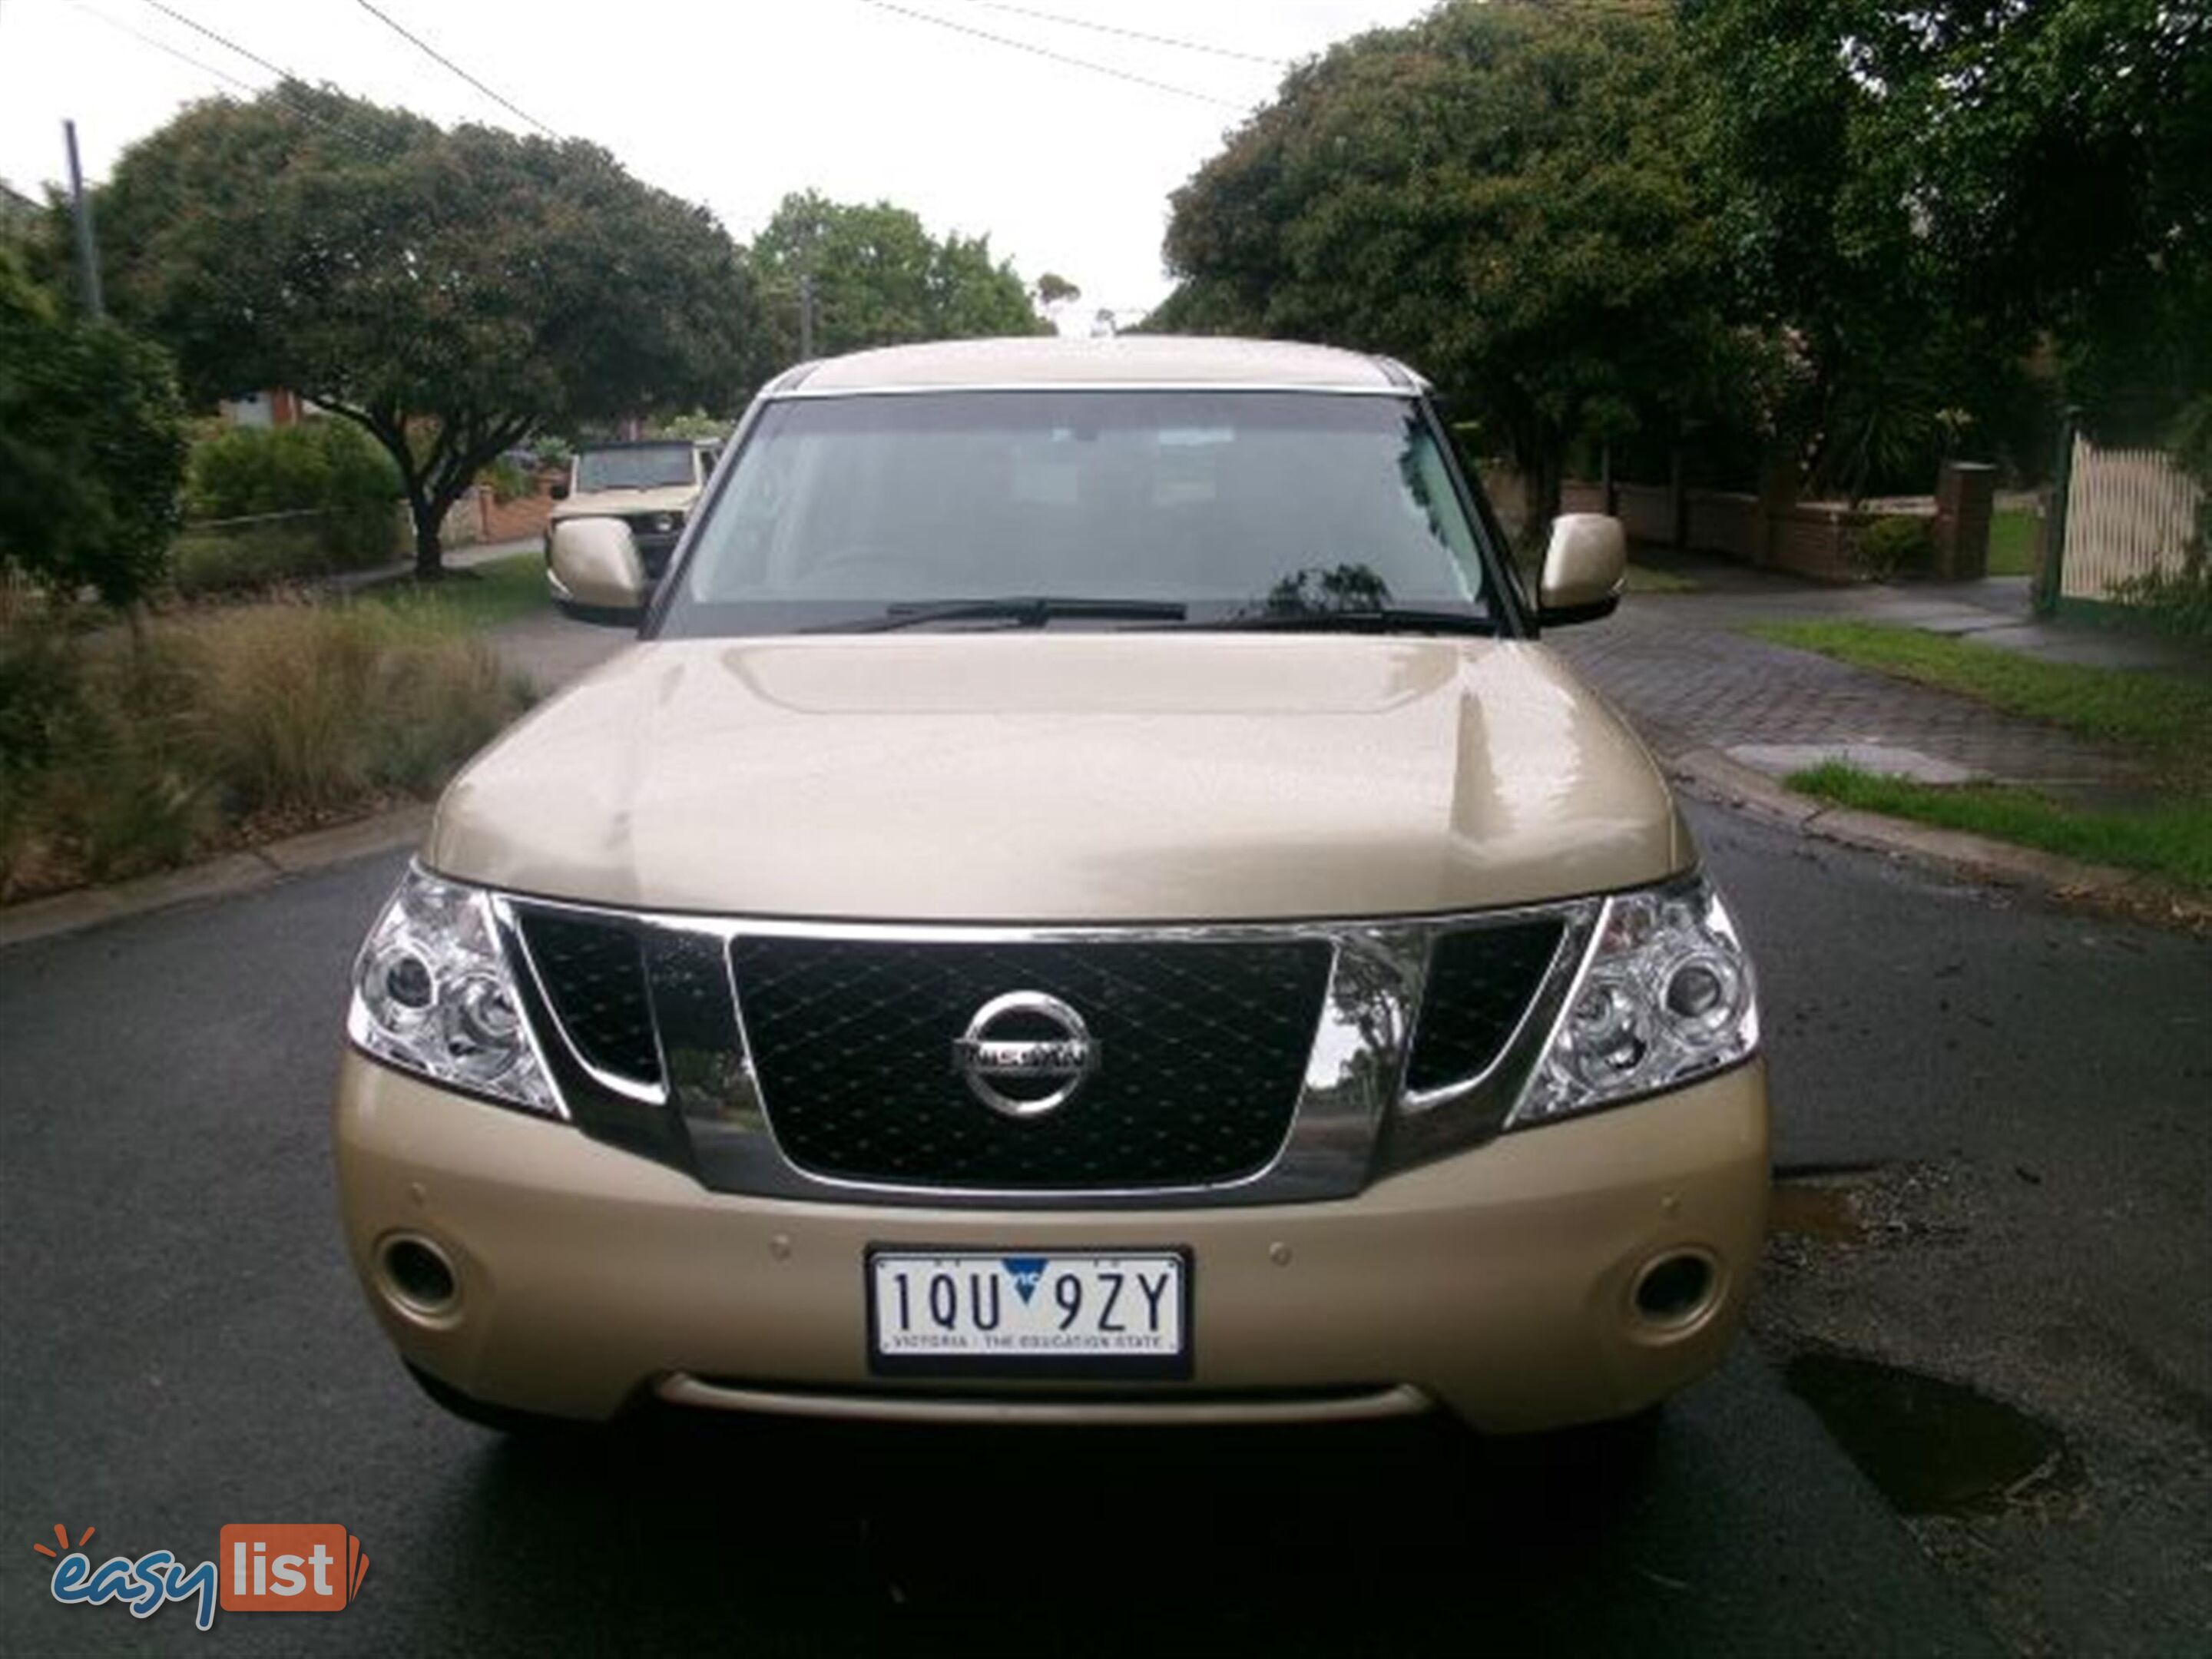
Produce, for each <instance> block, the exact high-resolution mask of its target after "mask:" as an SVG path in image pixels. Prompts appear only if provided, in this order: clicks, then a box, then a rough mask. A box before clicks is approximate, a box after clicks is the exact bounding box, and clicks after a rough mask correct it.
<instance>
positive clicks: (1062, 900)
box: [425, 631, 1690, 923]
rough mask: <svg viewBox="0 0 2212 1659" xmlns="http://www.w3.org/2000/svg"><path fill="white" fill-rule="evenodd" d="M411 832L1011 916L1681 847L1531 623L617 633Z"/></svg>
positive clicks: (456, 851)
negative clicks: (606, 658) (589, 665)
mask: <svg viewBox="0 0 2212 1659" xmlns="http://www.w3.org/2000/svg"><path fill="white" fill-rule="evenodd" d="M425 853H426V857H427V860H428V862H429V863H430V865H431V866H433V867H435V868H436V869H438V870H440V871H441V872H445V873H447V874H449V875H453V876H456V877H459V878H464V879H467V880H472V881H479V882H483V883H487V884H491V885H495V886H498V887H502V888H507V889H509V890H518V891H525V892H532V893H539V894H544V895H550V896H560V897H567V898H574V899H578V900H585V901H591V902H604V903H608V904H614V905H623V906H634V907H640V908H659V909H671V910H704V911H718V912H726V913H734V914H744V915H763V916H767V915H775V916H796V917H836V918H844V919H866V920H873V921H1005V922H1036V923H1043V922H1107V921H1246V920H1261V919H1281V918H1317V917H1328V916H1340V917H1341V916H1382V915H1402V914H1417V913H1421V912H1431V911H1442V910H1459V909H1474V908H1483V907H1486V906H1492V905H1504V904H1515V903H1522V902H1530V901H1534V900H1540V899H1547V898H1555V897H1560V896H1567V895H1571V894H1578V893H1588V892H1594V891H1598V890H1606V889H1613V888H1620V887H1627V886H1632V885H1636V884H1640V883H1644V882H1650V881H1655V880H1658V879H1660V878H1663V877H1665V876H1667V875H1669V874H1671V873H1673V872H1675V871H1677V870H1679V869H1680V868H1682V867H1683V866H1685V865H1686V864H1687V862H1688V861H1689V858H1690V854H1689V848H1688V840H1687V836H1686V834H1685V833H1684V831H1683V829H1682V827H1681V824H1680V820H1679V818H1678V817H1676V815H1675V812H1674V807H1673V805H1672V802H1671V799H1670V798H1669V796H1668V791H1667V788H1666V786H1665V783H1664V782H1663V781H1662V779H1661V777H1660V775H1659V773H1658V770H1657V769H1656V767H1655V766H1654V765H1653V763H1652V762H1651V759H1650V757H1649V756H1648V755H1647V754H1646V753H1645V752H1644V750H1643V748H1642V747H1641V746H1640V745H1639V744H1638V743H1637V741H1636V740H1635V738H1632V736H1630V735H1629V733H1628V732H1627V731H1626V729H1625V728H1624V727H1623V726H1622V725H1621V724H1620V720H1618V718H1617V717H1616V716H1615V715H1613V713H1612V712H1611V711H1610V710H1609V709H1608V708H1606V706H1605V705H1604V704H1603V703H1602V702H1601V701H1600V700H1599V699H1598V698H1597V697H1596V696H1595V695H1594V694H1592V693H1591V692H1590V691H1589V690H1587V689H1585V688H1584V687H1583V685H1582V684H1580V683H1579V682H1578V681H1577V680H1576V679H1575V678H1573V676H1572V675H1571V673H1570V672H1569V671H1568V670H1567V669H1566V668H1565V666H1564V665H1562V664H1561V663H1560V662H1559V660H1558V659H1556V658H1554V657H1553V655H1552V654H1551V653H1549V652H1548V651H1547V650H1546V649H1545V648H1543V647H1541V646H1536V645H1528V644H1520V643H1513V642H1506V641H1464V640H1425V639H1411V638H1400V637H1392V638H1379V639H1378V638H1375V637H1372V636H1364V637H1363V636H1352V635H1297V636H1266V635H1221V634H1212V635H1206V634H1136V633H1092V634H1080V633H1064V634H1054V633H1049V632H1047V633H1030V632H1026V631H1023V632H1007V633H988V634H981V635H978V634H975V633H957V634H943V633H940V634H932V635H901V636H884V635H871V636H860V637H854V636H824V637H820V638H810V639H792V638H788V637H782V638H776V639H760V640H702V641H669V642H658V641H654V642H647V643H643V644H640V645H637V646H635V647H631V648H630V649H629V650H628V651H626V652H624V653H622V654H621V655H619V656H617V657H616V658H614V659H611V661H610V662H608V663H607V664H605V665H603V666H602V667H601V668H599V670H597V671H594V672H593V673H592V675H591V676H589V677H588V678H586V679H584V680H583V681H581V682H580V683H578V684H576V685H574V686H573V687H571V688H570V689H569V690H568V691H566V692H564V693H563V694H562V695H561V696H557V697H556V698H554V699H553V700H552V701H551V702H548V703H546V704H545V705H544V706H543V707H542V708H539V709H538V710H537V711H536V712H535V713H533V714H531V715H530V716H529V717H528V718H527V719H526V720H524V721H522V722H521V723H520V725H519V726H516V727H515V728H514V729H513V731H511V732H509V733H508V734H507V736H506V737H504V738H501V740H500V741H499V742H498V743H496V744H494V745H493V746H492V747H491V748H490V749H489V750H486V751H485V752H484V753H483V755H482V756H480V757H478V758H477V760H476V761H475V762H474V763H472V764H471V766H470V767H469V768H468V769H467V770H466V771H465V772H464V773H463V774H462V775H460V776H459V778H458V779H456V780H455V781H454V782H453V786H452V787H451V788H449V789H448V790H447V793H446V797H445V799H444V800H443V801H442V802H441V804H440V805H439V809H438V813H437V817H436V819H435V823H433V825H432V828H431V831H430V837H429V841H428V845H427V847H426V849H425Z"/></svg>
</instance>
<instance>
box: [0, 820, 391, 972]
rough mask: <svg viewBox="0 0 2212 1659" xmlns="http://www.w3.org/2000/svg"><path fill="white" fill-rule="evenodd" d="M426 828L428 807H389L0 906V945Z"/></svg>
mask: <svg viewBox="0 0 2212 1659" xmlns="http://www.w3.org/2000/svg"><path fill="white" fill-rule="evenodd" d="M429 826H430V808H429V806H428V805H427V804H423V803H420V802H418V803H416V804H413V805H407V806H399V807H394V808H393V809H392V811H388V812H380V813H378V814H377V815H376V816H375V817H368V818H361V819H357V820H356V821H355V822H354V823H341V824H338V825H337V826H335V827H334V828H331V829H314V830H310V831H309V832H308V833H307V834H306V835H304V836H289V837H288V838H287V839H285V840H283V841H274V842H270V843H269V844H268V845H267V846H265V847H255V848H248V849H246V850H245V851H243V852H238V853H226V854H223V855H222V857H221V858H216V859H210V860H207V861H205V862H204V863H201V864H192V865H187V866H185V867H184V868H183V869H181V870H167V871H164V872H162V873H161V874H160V875H157V876H142V877H140V878H138V879H137V880H135V881H122V882H117V883H116V884H113V885H112V886H109V887H88V888H84V889H82V890H80V891H77V892H74V893H57V894H55V895H54V896H53V897H52V898H43V899H33V900H31V901H29V902H27V903H24V904H15V905H10V906H9V907H8V908H6V909H4V910H0V950H6V949H7V948H8V947H9V946H10V945H27V944H29V943H30V942H31V941H32V940H33V939H55V938H58V937H59V936H61V935H62V934H64V933H82V931H83V930H84V929H86V928H88V927H100V925H102V924H103V923H106V922H110V921H121V920H122V919H123V918H125V916H137V915H145V914H146V913H147V912H149V911H150V910H166V909H168V908H170V907H172V906H173V905H179V904H191V903H194V902H199V901H203V900H206V899H216V898H231V897H234V896H237V895H238V894H240V893H251V892H253V891H255V890H257V889H259V888H263V887H273V886H275V885H276V884H277V883H278V882H280V881H285V880H289V878H292V877H294V876H301V875H306V874H308V873H309V872H313V871H317V870H327V869H330V868H331V867H332V866H336V865H340V864H350V863H352V862H353V861H354V860H356V859H364V858H369V857H372V856H374V854H379V853H389V852H392V851H393V850H395V849H396V848H402V847H412V846H414V845H416V843H417V842H420V841H421V840H422V836H423V832H424V831H425V830H427V829H428V828H429Z"/></svg>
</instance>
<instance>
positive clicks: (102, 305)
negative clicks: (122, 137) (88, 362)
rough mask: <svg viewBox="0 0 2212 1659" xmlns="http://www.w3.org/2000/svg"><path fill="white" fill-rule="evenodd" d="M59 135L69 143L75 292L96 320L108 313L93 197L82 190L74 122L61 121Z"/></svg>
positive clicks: (82, 180) (81, 171)
mask: <svg viewBox="0 0 2212 1659" xmlns="http://www.w3.org/2000/svg"><path fill="white" fill-rule="evenodd" d="M62 137H63V138H64V140H65V141H66V142H67V143H68V145H69V168H70V207H71V208H72V209H73V210H74V211H75V214H76V272H77V284H78V291H79V293H80V294H81V295H82V296H83V299H84V309H85V313H86V315H88V316H89V317H92V318H94V319H99V318H102V317H105V316H106V315H107V306H106V301H104V300H103V299H102V298H101V297H100V245H99V244H98V243H97V242H95V241H94V240H93V234H92V198H91V197H89V196H87V195H86V194H85V193H84V171H83V169H82V168H81V167H78V166H77V161H76V122H74V121H64V122H63V123H62Z"/></svg>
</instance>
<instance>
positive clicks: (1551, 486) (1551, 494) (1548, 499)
mask: <svg viewBox="0 0 2212 1659" xmlns="http://www.w3.org/2000/svg"><path fill="white" fill-rule="evenodd" d="M1565 459H1566V458H1565V453H1564V450H1563V447H1561V446H1560V445H1559V444H1556V443H1540V444H1534V445H1531V446H1530V447H1529V448H1528V453H1526V454H1523V455H1522V456H1520V457H1519V458H1518V459H1516V462H1515V465H1517V466H1518V467H1519V468H1520V469H1521V500H1522V520H1521V551H1522V563H1523V564H1524V565H1526V566H1528V568H1532V569H1536V568H1541V566H1542V564H1543V562H1544V549H1545V548H1546V547H1547V545H1549V544H1550V542H1551V539H1552V520H1554V519H1556V518H1558V517H1559V479H1560V474H1561V472H1562V471H1563V470H1564V468H1565Z"/></svg>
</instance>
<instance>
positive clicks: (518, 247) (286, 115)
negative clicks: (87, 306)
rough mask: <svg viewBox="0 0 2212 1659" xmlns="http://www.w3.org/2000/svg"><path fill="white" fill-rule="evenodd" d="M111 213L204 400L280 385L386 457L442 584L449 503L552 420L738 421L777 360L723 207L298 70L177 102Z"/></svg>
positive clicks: (112, 234)
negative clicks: (259, 87) (733, 415)
mask: <svg viewBox="0 0 2212 1659" xmlns="http://www.w3.org/2000/svg"><path fill="white" fill-rule="evenodd" d="M303 111H304V112H305V113H306V115H307V116H311V117H313V120H312V122H311V121H310V120H308V119H307V118H303V115H302V113H301V112H303ZM98 210H99V221H100V232H101V237H102V240H103V242H104V244H105V247H106V256H107V274H108V291H109V295H110V298H111V301H112V304H113V305H114V307H115V309H116V311H117V313H118V315H119V316H122V317H125V318H126V319H131V320H132V321H134V322H136V323H137V325H140V326H142V327H143V328H144V329H145V330H146V331H149V333H151V334H152V335H154V337H156V338H157V339H160V340H161V341H162V342H163V343H166V344H167V345H168V346H169V347H170V348H171V349H173V351H174V352H175V354H176V356H177V361H178V363H179V368H180V370H181V373H182V374H183V378H184V381H185V390H186V392H188V393H190V394H191V396H192V397H194V398H197V399H202V400H212V399H214V398H217V397H221V396H226V395H230V394H234V393H238V392H246V391H252V390H255V389H258V388H262V387H271V386H275V387H288V388H290V389H292V390H295V391H297V392H302V393H304V394H306V395H307V397H309V398H313V399H314V400H315V401H316V402H317V403H319V404H322V405H323V406H324V407H325V408H326V409H328V410H331V411H332V412H333V413H335V414H337V415H340V416H344V417H345V418H346V419H348V420H350V421H353V422H356V423H357V424H359V425H360V426H361V427H362V428H364V429H365V430H366V431H368V433H369V435H371V436H372V437H374V439H375V440H376V441H377V442H378V443H380V445H382V446H383V447H384V449H385V451H386V453H388V454H389V455H390V456H391V457H392V461H393V463H394V465H397V466H398V469H399V474H400V479H401V483H402V486H403V489H404V493H405V495H406V498H407V503H408V507H409V510H410V514H411V515H412V518H413V521H414V526H415V550H416V574H417V575H418V576H420V577H422V578H425V579H428V578H432V577H435V576H437V575H439V574H441V553H442V549H441V542H440V536H439V527H440V526H441V523H442V521H443V520H444V518H445V515H446V513H447V509H448V508H449V507H452V505H453V503H454V502H455V501H458V500H459V498H460V496H461V495H462V493H463V492H464V491H465V490H466V489H468V488H469V487H470V485H471V483H472V482H473V481H474V479H475V477H476V476H477V472H478V471H480V470H481V469H482V468H483V467H484V466H485V465H488V464H489V462H490V461H491V460H492V459H494V458H495V457H496V456H497V455H498V454H499V453H501V451H502V450H505V449H507V448H508V447H512V446H513V445H514V444H516V443H518V442H520V441H521V440H522V439H523V438H524V437H526V435H528V434H529V433H530V432H531V431H532V430H533V429H534V428H538V427H539V426H542V425H553V426H568V425H573V424H574V423H576V422H582V421H589V420H593V419H600V420H606V419H615V418H619V417H623V416H635V415H647V414H651V413H653V412H655V411H658V410H683V409H689V408H692V407H695V406H697V405H699V404H708V405H709V406H711V407H714V408H717V409H726V410H734V409H735V407H736V406H737V405H738V403H739V402H740V401H741V400H742V398H743V396H744V393H745V392H746V391H747V389H748V388H749V387H750V386H751V385H752V384H754V383H755V381H756V380H757V377H758V373H759V369H760V367H761V365H762V362H763V359H762V357H761V355H760V347H761V343H762V342H761V339H760V335H759V331H758V327H757V304H756V301H755V297H754V293H753V287H752V283H751V280H750V274H749V272H748V270H747V269H746V267H745V264H744V259H743V258H742V256H741V255H740V253H739V252H738V248H737V247H736V246H735V245H734V244H733V243H732V241H731V240H730V239H729V237H728V236H727V234H726V233H725V232H724V231H723V230H722V228H721V227H720V225H719V224H717V223H716V222H715V221H714V218H713V216H711V215H710V214H708V212H707V211H706V210H704V209H702V208H699V207H696V206H693V205H691V204H688V203H684V202H682V201H679V200H678V199H677V198H676V197H672V196H670V195H667V194H665V192H663V191H656V190H653V189H650V188H648V187H647V186H646V185H641V184H640V183H638V182H637V181H636V180H635V179H632V178H631V177H630V176H629V174H628V173H624V172H623V169H622V167H620V166H618V165H617V163H616V161H615V160H614V158H613V157H611V155H608V154H607V153H606V152H605V150H603V149H599V148H598V147H597V146H595V145H592V144H587V143H580V142H577V141H574V140H571V141H568V142H564V143H553V142H550V141H548V140H544V139H539V138H520V137H515V136H514V135H513V134H511V133H507V132H504V131H495V130H493V129H489V128H483V127H471V126H462V127H458V128H454V129H453V130H452V131H443V130H441V129H440V128H439V127H437V126H435V125H433V124H432V123H430V122H428V121H426V120H423V119H422V118H419V117H416V116H414V115H410V114H408V113H406V112H402V111H398V110H390V109H384V108H380V107H379V106H375V105H373V104H368V103H365V102H362V101H361V100H356V99H352V98H348V97H346V96H344V95H343V94H338V93H336V92H333V91H331V90H328V89H318V88H308V87H305V86H302V85H300V84H298V83H287V84H285V85H284V86H282V87H280V88H277V89H276V91H274V92H272V93H270V94H265V95H264V97H262V98H260V99H258V100H254V101H252V102H250V103H243V104H240V103H232V102H228V101H224V100H217V101H214V102H209V103H204V104H200V105H197V106H194V107H192V108H191V109H189V110H187V111H185V112H184V113H183V114H182V115H180V116H179V117H178V118H176V119H175V120H174V121H173V122H171V123H170V124H169V125H167V127H164V128H163V129H162V130H161V131H159V132H157V133H155V135H154V136H153V137H149V138H148V139H146V140H144V141H143V142H142V143H139V144H137V145H135V146H134V147H133V148H132V149H131V150H130V151H128V152H127V153H126V154H125V156H124V157H123V159H122V161H120V162H119V163H118V166H117V167H116V169H115V173H114V176H113V179H112V181H111V182H110V184H109V185H108V186H107V187H106V189H105V190H104V191H101V193H100V201H99V204H98Z"/></svg>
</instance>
